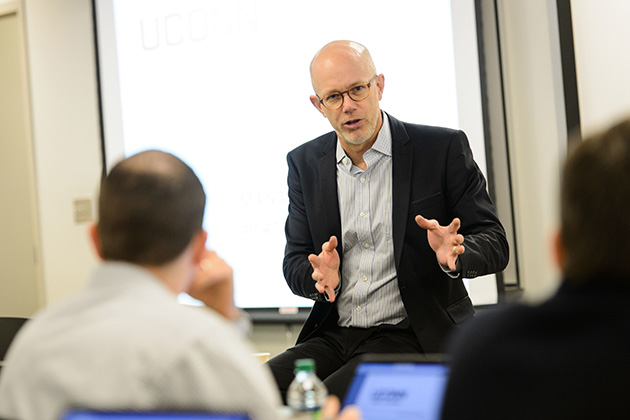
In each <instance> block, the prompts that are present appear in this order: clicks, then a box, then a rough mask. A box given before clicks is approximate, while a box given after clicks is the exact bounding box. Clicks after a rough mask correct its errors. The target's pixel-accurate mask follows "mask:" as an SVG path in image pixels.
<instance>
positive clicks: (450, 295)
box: [283, 115, 509, 353]
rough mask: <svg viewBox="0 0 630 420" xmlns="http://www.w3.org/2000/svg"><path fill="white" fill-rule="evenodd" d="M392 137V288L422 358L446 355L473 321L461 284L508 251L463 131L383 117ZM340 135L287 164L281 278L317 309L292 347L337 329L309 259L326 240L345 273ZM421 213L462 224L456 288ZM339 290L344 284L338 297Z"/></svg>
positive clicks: (500, 264)
mask: <svg viewBox="0 0 630 420" xmlns="http://www.w3.org/2000/svg"><path fill="white" fill-rule="evenodd" d="M388 117H389V123H390V128H391V134H392V171H393V181H392V183H393V186H392V189H393V190H392V224H393V242H394V258H395V264H396V272H397V278H398V287H399V289H400V294H401V297H402V300H403V303H404V305H405V309H406V311H407V314H408V316H409V320H410V322H411V326H412V328H413V330H414V332H415V334H416V336H417V337H418V339H419V341H420V344H421V346H422V348H423V349H424V351H425V352H427V353H436V352H441V351H442V350H443V343H444V340H445V338H446V336H447V334H448V333H449V331H450V330H451V329H452V327H453V326H454V325H455V324H458V323H460V322H462V321H464V320H466V319H468V318H470V317H472V316H473V314H474V309H473V306H472V302H471V300H470V298H469V297H468V293H467V291H466V289H465V287H464V284H463V282H462V279H461V277H462V276H463V277H467V278H473V277H476V276H478V275H483V274H488V273H495V272H497V271H501V270H503V269H504V268H505V266H506V265H507V261H508V254H509V251H508V243H507V240H506V238H505V231H504V229H503V227H502V226H501V223H500V222H499V219H498V217H497V214H496V209H495V207H494V204H493V203H492V201H491V200H490V197H489V196H488V193H487V190H486V181H485V178H484V176H483V174H482V172H481V171H480V170H479V168H478V166H477V164H476V163H475V162H474V160H473V155H472V151H471V149H470V146H469V144H468V139H467V138H466V135H465V134H464V133H463V132H462V131H458V130H451V129H447V128H441V127H431V126H424V125H417V124H408V123H403V122H401V121H398V120H397V119H395V118H393V117H392V116H390V115H388ZM336 144H337V134H336V133H335V132H334V131H333V132H330V133H327V134H324V135H323V136H320V137H318V138H316V139H314V140H312V141H310V142H307V143H305V144H303V145H301V146H299V147H297V148H296V149H294V150H293V151H291V152H290V153H289V154H288V156H287V161H288V165H289V174H288V186H289V215H288V217H287V221H286V226H285V233H286V238H287V244H286V248H285V256H284V263H283V271H284V276H285V279H286V281H287V283H288V285H289V287H290V288H291V290H292V291H293V293H295V294H296V295H300V296H304V297H307V298H310V299H313V300H316V302H315V304H314V306H313V309H312V310H311V313H310V314H309V317H308V319H307V320H306V322H305V324H304V326H303V328H302V330H301V332H300V335H299V337H298V343H299V342H301V341H303V340H305V339H306V338H308V337H309V336H310V335H311V334H312V333H313V332H315V331H317V330H318V329H319V328H323V327H324V326H325V325H328V324H332V323H336V322H337V320H338V313H337V310H336V305H337V303H336V302H335V303H330V302H327V301H326V300H325V299H324V297H323V295H321V294H320V293H319V292H318V291H317V290H316V289H315V282H314V281H313V279H312V277H311V274H312V272H313V269H312V267H311V265H310V263H309V262H308V259H307V256H308V255H309V254H311V253H315V254H319V253H320V252H321V246H322V245H323V243H324V242H326V241H328V240H329V238H330V236H331V235H335V236H337V238H338V239H339V245H338V247H337V250H338V251H339V255H340V257H341V264H343V249H342V245H341V244H342V238H341V218H340V212H339V203H338V199H337V197H338V196H337V168H336V163H337V162H336ZM418 214H421V215H422V216H424V217H425V218H427V219H436V220H437V221H438V222H439V223H440V224H441V225H448V224H449V223H451V221H452V220H453V218H454V217H459V218H460V219H461V223H462V225H461V228H460V230H459V233H461V234H462V235H464V243H463V245H464V247H465V249H466V250H465V252H464V254H462V255H460V256H459V261H460V264H461V273H462V275H461V276H460V277H459V278H457V279H452V278H451V277H449V276H448V275H446V274H445V273H444V272H443V271H442V269H441V268H440V266H439V264H438V262H437V258H436V256H435V252H433V250H432V249H431V248H430V246H429V243H428V240H427V233H426V231H425V230H424V229H422V228H420V227H419V226H418V225H417V224H416V222H415V220H414V218H415V216H416V215H418ZM343 282H344V279H341V283H342V289H341V291H340V293H343Z"/></svg>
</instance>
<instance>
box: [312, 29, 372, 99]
mask: <svg viewBox="0 0 630 420" xmlns="http://www.w3.org/2000/svg"><path fill="white" fill-rule="evenodd" d="M340 61H344V62H346V63H352V64H353V65H355V66H356V67H357V68H358V69H361V70H366V71H367V72H368V73H370V74H376V66H375V65H374V62H373V61H372V56H371V55H370V52H369V51H368V49H367V48H365V46H363V45H362V44H359V43H358V42H354V41H347V40H342V41H332V42H330V43H328V44H326V45H324V46H323V47H322V48H321V49H320V50H319V51H318V52H317V53H316V54H315V56H314V57H313V60H311V66H310V72H311V82H312V83H313V89H314V90H315V91H316V92H317V89H318V87H317V86H316V79H317V78H318V77H319V76H320V75H321V74H322V73H324V72H327V71H331V70H333V69H334V68H335V66H337V64H338V63H339V62H340Z"/></svg>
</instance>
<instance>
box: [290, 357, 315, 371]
mask: <svg viewBox="0 0 630 420" xmlns="http://www.w3.org/2000/svg"><path fill="white" fill-rule="evenodd" d="M295 369H296V370H312V371H314V370H315V360H313V359H297V360H296V361H295Z"/></svg>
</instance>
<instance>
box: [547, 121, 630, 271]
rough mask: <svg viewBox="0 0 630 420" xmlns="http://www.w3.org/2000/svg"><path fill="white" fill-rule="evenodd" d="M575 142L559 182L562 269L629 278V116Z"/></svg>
mask: <svg viewBox="0 0 630 420" xmlns="http://www.w3.org/2000/svg"><path fill="white" fill-rule="evenodd" d="M575 143H576V147H574V148H573V149H572V150H570V152H569V154H568V158H567V160H566V162H565V165H564V169H563V174H562V185H561V198H560V200H561V202H560V216H561V229H562V233H561V235H562V240H563V242H564V245H565V248H566V258H565V266H564V267H563V271H564V274H565V276H566V277H567V279H568V280H571V281H574V282H581V283H583V282H586V281H588V280H589V279H591V278H593V277H595V276H602V275H603V276H607V277H612V278H615V279H627V278H630V265H628V264H627V262H626V258H628V256H630V241H628V240H627V238H628V235H630V119H628V120H624V121H622V122H620V123H618V124H616V125H614V126H612V127H611V128H609V129H608V130H606V131H604V132H602V133H600V134H597V135H594V136H592V137H590V138H588V139H586V140H584V141H582V142H579V141H577V142H575Z"/></svg>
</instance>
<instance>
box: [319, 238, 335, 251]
mask: <svg viewBox="0 0 630 420" xmlns="http://www.w3.org/2000/svg"><path fill="white" fill-rule="evenodd" d="M335 248H337V237H336V236H331V237H330V239H329V240H328V242H324V245H322V251H327V252H333V251H334V249H335Z"/></svg>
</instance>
